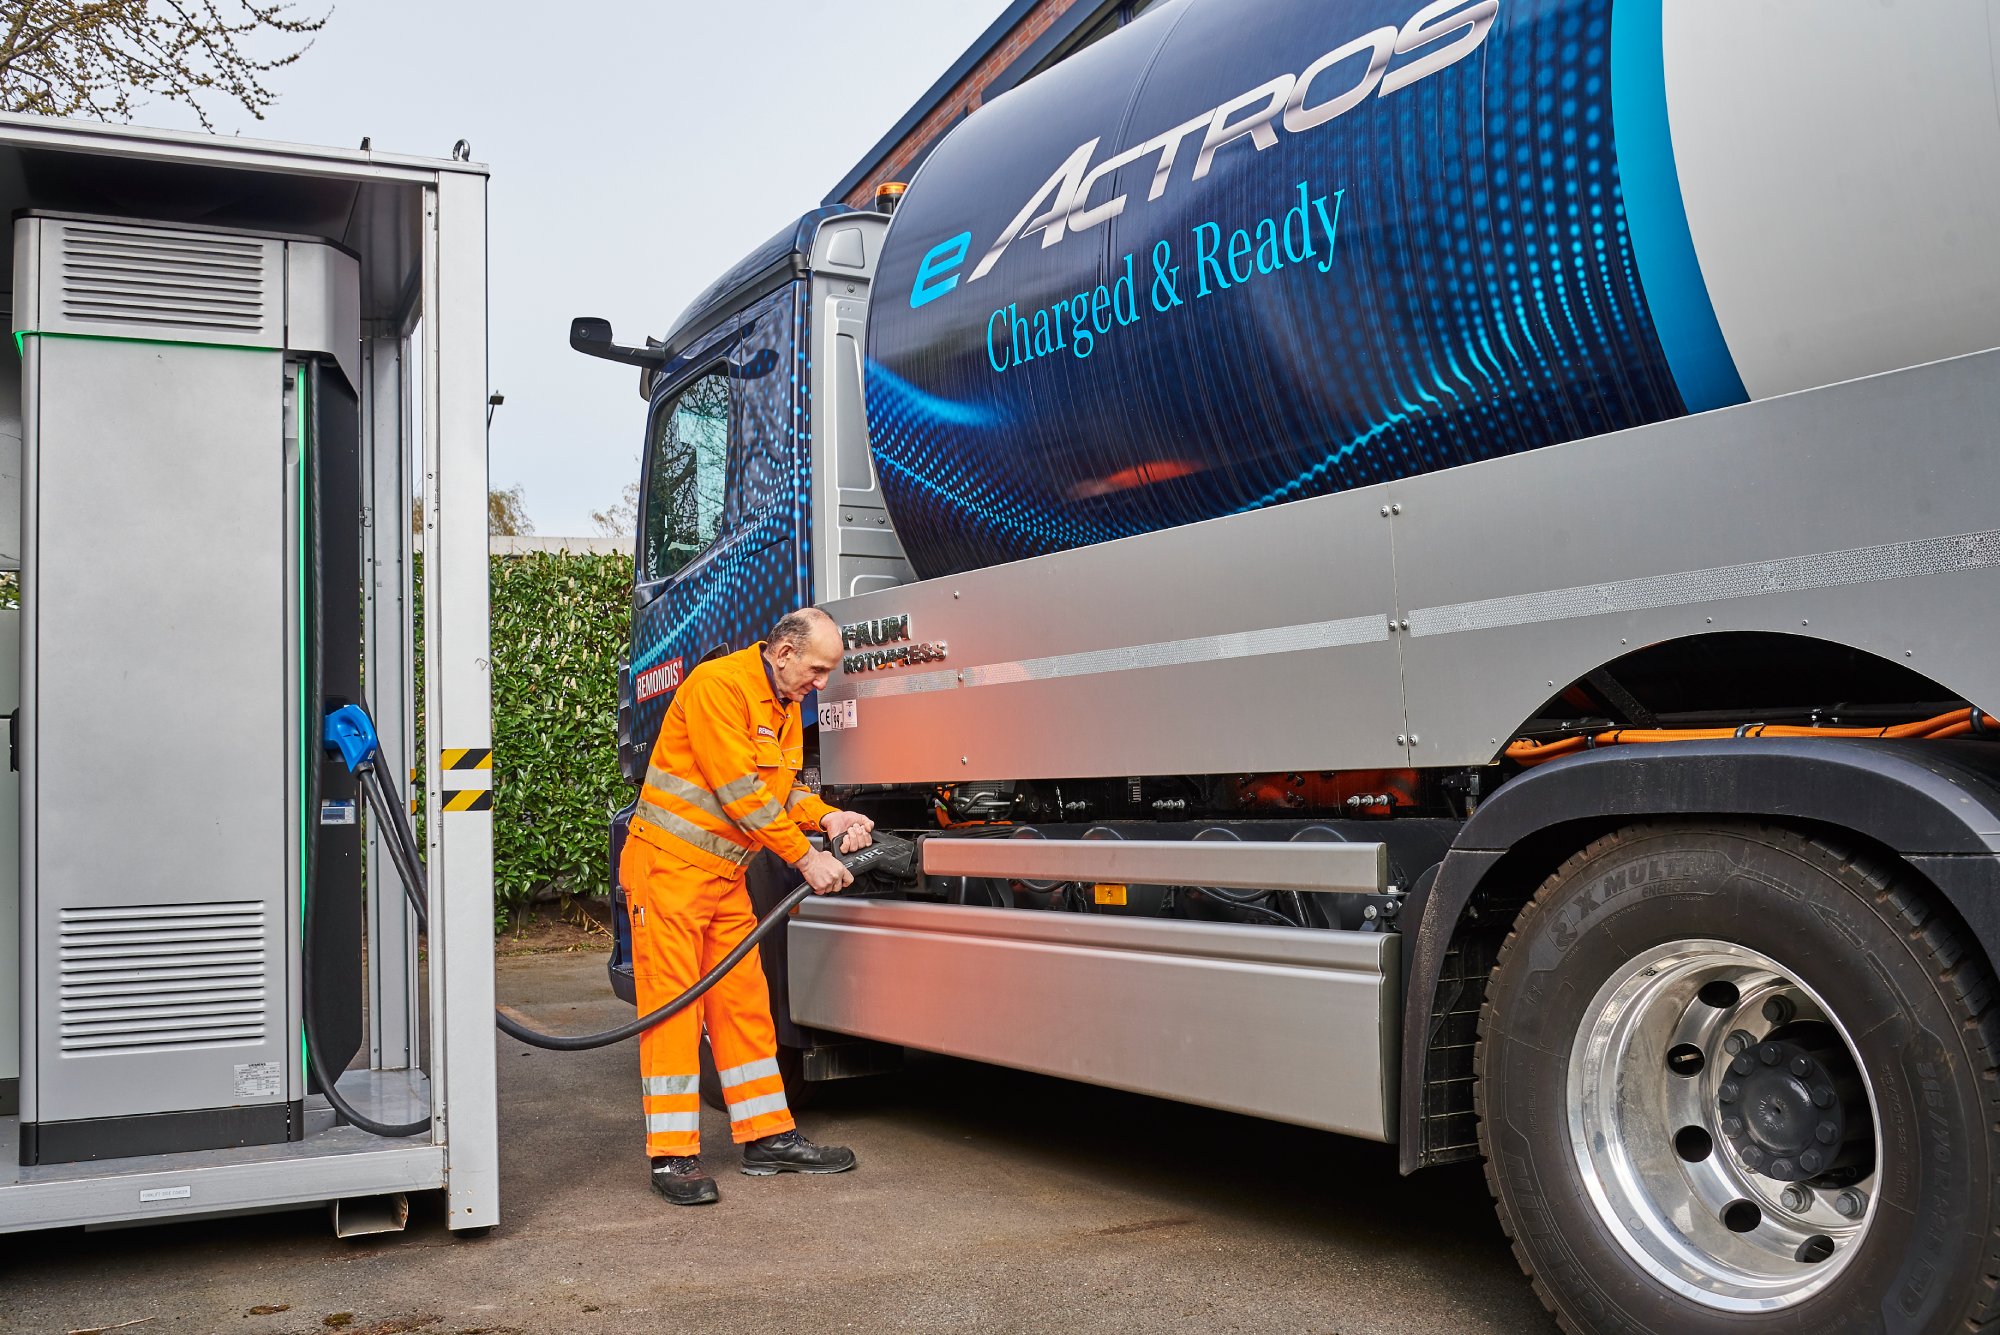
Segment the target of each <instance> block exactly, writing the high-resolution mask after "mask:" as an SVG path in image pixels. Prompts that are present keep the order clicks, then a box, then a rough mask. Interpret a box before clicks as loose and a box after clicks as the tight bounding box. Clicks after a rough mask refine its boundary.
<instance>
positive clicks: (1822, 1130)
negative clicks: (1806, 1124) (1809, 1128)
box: [1813, 1122, 1840, 1145]
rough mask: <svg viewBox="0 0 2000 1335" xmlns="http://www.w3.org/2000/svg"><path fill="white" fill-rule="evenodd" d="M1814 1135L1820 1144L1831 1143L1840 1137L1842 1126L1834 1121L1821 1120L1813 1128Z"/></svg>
mask: <svg viewBox="0 0 2000 1335" xmlns="http://www.w3.org/2000/svg"><path fill="white" fill-rule="evenodd" d="M1813 1136H1814V1137H1815V1138H1816V1139H1817V1140H1818V1141H1819V1143H1820V1144H1822V1145H1831V1144H1833V1142H1834V1141H1836V1140H1839V1139H1840V1128H1839V1127H1837V1126H1835V1125H1834V1124H1833V1123H1832V1122H1821V1123H1820V1124H1819V1125H1818V1126H1816V1127H1814V1128H1813Z"/></svg>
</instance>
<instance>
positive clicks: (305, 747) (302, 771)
mask: <svg viewBox="0 0 2000 1335" xmlns="http://www.w3.org/2000/svg"><path fill="white" fill-rule="evenodd" d="M292 406H293V409H294V414H293V415H294V419H295V420H294V423H293V430H295V431H296V432H297V433H298V442H299V482H298V487H299V501H298V513H299V523H298V554H297V564H298V569H299V585H298V609H299V948H300V950H301V951H303V950H304V948H305V933H306V889H307V883H308V878H309V877H310V875H311V868H310V867H308V866H307V865H306V836H307V833H308V827H307V825H306V821H307V820H308V819H309V816H310V813H308V812H307V811H306V795H307V793H308V792H310V791H311V788H310V785H309V784H308V783H307V782H306V775H307V772H306V766H307V765H308V764H310V763H311V761H312V743H311V740H310V734H311V731H312V702H311V701H310V700H308V699H307V698H306V687H307V682H306V670H307V662H306V643H307V641H306V552H307V551H308V548H307V546H306V486H307V475H306V468H307V465H308V462H309V461H308V459H307V457H306V369H305V367H304V366H300V367H299V368H298V369H297V370H296V371H294V372H293V379H292ZM301 986H303V983H301ZM299 1001H300V1007H301V1011H303V1008H304V1005H305V998H304V996H303V994H301V996H300V998H299ZM299 1069H300V1070H301V1071H308V1070H311V1069H312V1059H311V1057H310V1056H309V1055H308V1049H307V1044H306V1031H305V1022H304V1015H303V1014H301V1016H300V1023H299Z"/></svg>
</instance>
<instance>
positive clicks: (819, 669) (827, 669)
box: [764, 607, 841, 701]
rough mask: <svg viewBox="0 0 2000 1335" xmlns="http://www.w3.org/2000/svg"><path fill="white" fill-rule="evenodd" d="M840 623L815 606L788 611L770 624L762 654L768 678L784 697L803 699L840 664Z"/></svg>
mask: <svg viewBox="0 0 2000 1335" xmlns="http://www.w3.org/2000/svg"><path fill="white" fill-rule="evenodd" d="M840 651H841V642H840V626H839V625H838V624H837V623H836V622H835V621H834V619H833V618H832V617H830V616H828V615H827V614H826V613H824V612H822V611H820V610H819V609H818V608H817V607H801V608H800V609H799V610H798V611H796V612H788V613H786V614H785V616H783V617H782V618H780V619H779V621H778V624H777V625H775V626H773V627H771V634H770V637H769V638H768V639H766V640H765V642H764V657H765V658H766V659H768V660H769V661H770V664H771V680H772V682H773V684H775V685H776V686H777V688H778V694H779V696H781V697H782V698H784V699H786V700H794V701H796V700H803V699H805V698H806V697H807V696H808V695H811V694H812V693H813V692H814V691H816V690H819V689H820V688H821V687H823V686H825V685H826V679H827V677H828V676H829V675H830V674H831V673H832V672H833V670H834V669H835V668H836V667H838V666H840Z"/></svg>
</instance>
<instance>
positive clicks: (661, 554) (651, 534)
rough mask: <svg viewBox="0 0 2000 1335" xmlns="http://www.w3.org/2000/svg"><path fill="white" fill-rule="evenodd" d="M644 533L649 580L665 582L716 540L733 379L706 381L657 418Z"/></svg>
mask: <svg viewBox="0 0 2000 1335" xmlns="http://www.w3.org/2000/svg"><path fill="white" fill-rule="evenodd" d="M650 454H651V458H649V459H648V460H647V470H646V476H647V483H646V519H645V527H644V532H645V536H646V542H645V569H644V571H643V572H642V575H643V578H645V579H647V580H656V579H665V578H666V577H667V576H669V575H671V574H673V573H675V572H676V571H678V570H679V569H680V568H681V567H682V566H685V565H686V564H687V563H688V562H689V561H692V560H693V559H694V558H695V557H697V556H699V555H700V554H701V553H702V552H703V551H704V550H706V549H707V547H708V545H709V544H710V543H711V542H713V541H714V540H715V535H716V531H717V529H718V528H719V527H720V525H721V522H722V500H723V495H724V482H725V478H726V474H727V471H728V466H729V377H728V376H727V375H725V374H724V373H722V372H721V371H714V372H711V373H709V374H708V375H704V376H702V377H701V378H700V379H699V380H696V381H695V382H694V383H693V384H691V385H689V386H688V387H687V388H686V389H684V390H682V391H681V392H680V394H679V395H677V396H676V397H675V398H673V399H672V400H671V401H669V402H668V403H667V404H666V405H664V406H663V407H662V408H661V409H660V411H659V414H658V416H656V417H655V418H654V419H653V437H652V442H651V446H650Z"/></svg>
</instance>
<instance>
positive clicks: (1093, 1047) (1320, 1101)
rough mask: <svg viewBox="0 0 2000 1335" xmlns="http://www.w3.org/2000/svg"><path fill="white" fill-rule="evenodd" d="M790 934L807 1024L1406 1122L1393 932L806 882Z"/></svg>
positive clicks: (1355, 1130) (1177, 1092)
mask: <svg viewBox="0 0 2000 1335" xmlns="http://www.w3.org/2000/svg"><path fill="white" fill-rule="evenodd" d="M996 842H998V841H996ZM788 948H789V950H790V968H791V986H792V1015H793V1018H795V1019H796V1020H798V1021H799V1023H801V1024H807V1025H812V1026H815V1027H817V1028H822V1029H831V1030H834V1031H836V1032H839V1033H846V1034H854V1035H858V1036H860V1037H864V1038H874V1039H881V1040H884V1041H887V1042H892V1043H902V1044H906V1045H908V1046H910V1047H914V1048H921V1049H923V1050H925V1051H930V1052H942V1053H949V1054H952V1055H954V1056H960V1057H969V1058H973V1059H975V1060H978V1061H987V1062H995V1063H998V1064H999V1065H1002V1066H1013V1067H1017V1068H1019V1069H1021V1070H1026V1071H1040V1072H1042V1073H1044V1074H1047V1075H1055V1076H1062V1077H1064V1078H1065V1079H1070V1080H1082V1081H1087V1082H1089V1083H1091V1084H1096V1085H1108V1086H1111V1087H1112V1088H1114V1089H1129V1090H1134V1091H1137V1092H1140V1093H1146V1094H1156V1095H1160V1096H1163V1097H1166V1098H1172V1099H1179V1100H1182V1101H1183V1102H1187V1103H1199V1104H1204V1105H1206V1106H1208V1107H1213V1108H1224V1109H1228V1110H1229V1111H1232V1112H1242V1113H1249V1114H1251V1115H1253V1116H1258V1117H1270V1118H1274V1119H1276V1120H1278V1121H1282V1122H1296V1123H1298V1124H1299V1125H1302V1126H1314V1127H1321V1128H1323V1129H1325V1130H1328V1131H1339V1132H1344V1133H1345V1134H1348V1135H1353V1136H1361V1137H1365V1138H1367V1139H1370V1140H1389V1139H1391V1138H1392V1137H1393V1136H1394V1134H1395V1126H1396V1120H1395V1109H1396V1080H1397V1060H1398V1054H1399V1052H1400V1044H1399V1039H1398V1030H1399V1017H1400V1015H1401V1009H1400V1006H1401V996H1402V989H1401V985H1400V969H1401V965H1402V941H1401V938H1400V937H1398V936H1396V935H1394V934H1385V933H1377V932H1298V931H1290V930H1287V929H1285V928H1282V927H1244V926H1237V925H1233V924H1232V925H1218V924H1208V923H1192V922H1166V921H1153V920H1149V919H1136V918H1103V917H1097V916H1095V915H1085V914H1064V913H1023V912H1018V911H1014V910H1008V909H983V908H969V907H965V906H959V905H940V904H905V903H892V902H888V901H877V900H854V901H843V900H838V899H810V900H808V901H806V903H805V904H803V905H802V906H801V907H800V910H799V915H798V917H797V918H796V919H795V920H794V921H793V923H792V925H791V928H790V943H789V947H788ZM1248 1017H1255V1022H1254V1023H1252V1022H1250V1020H1249V1019H1248Z"/></svg>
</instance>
